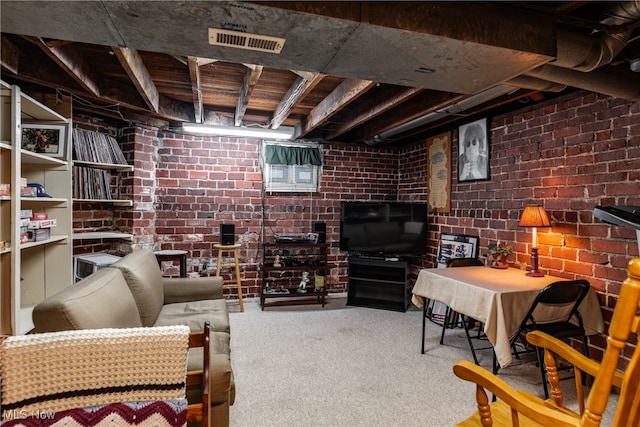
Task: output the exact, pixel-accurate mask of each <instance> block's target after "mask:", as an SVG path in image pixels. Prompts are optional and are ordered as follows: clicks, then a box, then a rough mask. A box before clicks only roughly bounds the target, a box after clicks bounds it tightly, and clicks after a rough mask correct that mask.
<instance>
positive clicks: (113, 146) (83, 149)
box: [73, 128, 127, 165]
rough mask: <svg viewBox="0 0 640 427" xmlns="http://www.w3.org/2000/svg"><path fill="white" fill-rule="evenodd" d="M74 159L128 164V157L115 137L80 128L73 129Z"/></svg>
mask: <svg viewBox="0 0 640 427" xmlns="http://www.w3.org/2000/svg"><path fill="white" fill-rule="evenodd" d="M73 159H74V160H78V161H82V162H94V163H108V164H116V165H126V164H127V159H126V158H125V157H124V154H123V153H122V150H121V149H120V146H119V145H118V141H116V139H115V138H114V137H112V136H110V135H107V134H104V133H99V132H93V131H90V130H86V129H78V128H75V129H73Z"/></svg>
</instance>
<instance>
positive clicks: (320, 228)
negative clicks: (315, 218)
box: [313, 222, 327, 243]
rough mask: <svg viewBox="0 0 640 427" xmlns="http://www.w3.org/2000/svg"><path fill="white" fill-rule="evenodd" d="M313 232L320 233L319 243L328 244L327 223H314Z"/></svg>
mask: <svg viewBox="0 0 640 427" xmlns="http://www.w3.org/2000/svg"><path fill="white" fill-rule="evenodd" d="M313 232H314V233H318V243H326V242H327V223H325V222H314V223H313Z"/></svg>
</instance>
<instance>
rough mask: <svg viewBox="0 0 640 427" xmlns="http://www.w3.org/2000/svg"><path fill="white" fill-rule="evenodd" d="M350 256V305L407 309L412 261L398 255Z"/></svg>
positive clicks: (395, 309)
mask: <svg viewBox="0 0 640 427" xmlns="http://www.w3.org/2000/svg"><path fill="white" fill-rule="evenodd" d="M391 258H393V259H394V260H393V261H392V260H389V259H388V258H385V257H380V258H377V257H376V258H372V257H357V256H350V257H349V287H348V290H347V305H352V306H359V307H370V308H379V309H383V310H393V311H402V312H405V311H407V308H408V307H409V303H410V301H411V290H410V289H409V286H408V283H407V270H408V266H409V263H408V262H407V261H406V260H403V259H402V258H400V257H398V258H395V257H391Z"/></svg>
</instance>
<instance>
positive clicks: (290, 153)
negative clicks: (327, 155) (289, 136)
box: [265, 145, 322, 166]
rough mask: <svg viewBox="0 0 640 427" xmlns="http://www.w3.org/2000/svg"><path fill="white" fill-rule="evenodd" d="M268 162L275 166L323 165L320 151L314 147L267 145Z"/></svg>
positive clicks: (266, 157)
mask: <svg viewBox="0 0 640 427" xmlns="http://www.w3.org/2000/svg"><path fill="white" fill-rule="evenodd" d="M265 154H266V156H265V159H266V162H267V163H271V164H273V165H314V166H320V165H322V157H321V156H320V150H319V149H318V148H313V147H288V146H286V145H267V151H266V153H265Z"/></svg>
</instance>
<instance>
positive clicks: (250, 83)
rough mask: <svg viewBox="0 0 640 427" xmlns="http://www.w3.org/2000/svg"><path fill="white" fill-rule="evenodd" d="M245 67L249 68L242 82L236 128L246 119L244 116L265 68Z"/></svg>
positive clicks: (258, 66)
mask: <svg viewBox="0 0 640 427" xmlns="http://www.w3.org/2000/svg"><path fill="white" fill-rule="evenodd" d="M245 66H246V67H247V72H246V74H245V75H244V81H243V82H242V88H241V89H240V95H239V96H238V106H237V107H236V114H235V122H234V124H235V125H236V126H241V125H242V119H243V118H244V114H245V113H246V112H247V107H248V106H249V101H250V100H251V95H252V94H253V90H254V89H255V88H256V85H257V84H258V80H260V75H262V69H263V68H264V67H263V66H262V65H247V64H245Z"/></svg>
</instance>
